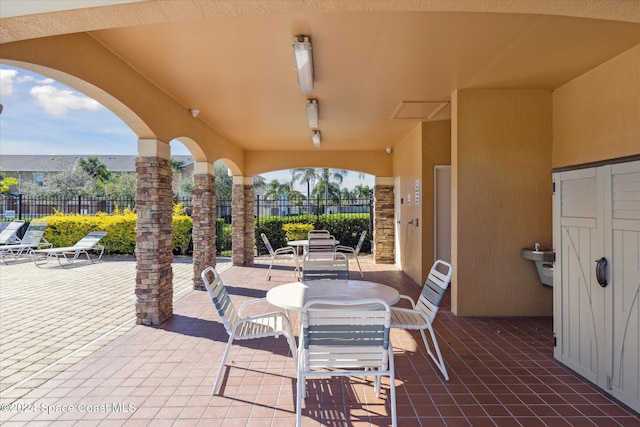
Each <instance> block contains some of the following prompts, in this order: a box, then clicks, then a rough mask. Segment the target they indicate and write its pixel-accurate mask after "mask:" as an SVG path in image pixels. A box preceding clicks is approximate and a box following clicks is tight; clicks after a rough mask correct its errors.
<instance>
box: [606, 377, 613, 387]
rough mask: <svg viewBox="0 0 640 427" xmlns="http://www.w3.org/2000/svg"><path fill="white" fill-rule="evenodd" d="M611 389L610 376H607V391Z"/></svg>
mask: <svg viewBox="0 0 640 427" xmlns="http://www.w3.org/2000/svg"><path fill="white" fill-rule="evenodd" d="M612 388H613V385H612V379H611V375H607V390H611V389H612Z"/></svg>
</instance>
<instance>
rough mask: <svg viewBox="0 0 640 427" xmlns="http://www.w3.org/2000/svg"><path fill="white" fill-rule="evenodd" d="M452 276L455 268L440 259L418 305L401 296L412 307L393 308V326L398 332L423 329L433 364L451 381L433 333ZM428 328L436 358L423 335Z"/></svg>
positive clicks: (433, 267)
mask: <svg viewBox="0 0 640 427" xmlns="http://www.w3.org/2000/svg"><path fill="white" fill-rule="evenodd" d="M440 270H443V271H440ZM452 274H453V267H452V266H451V264H449V263H447V262H445V261H441V260H438V261H436V262H435V263H434V264H433V266H432V267H431V271H430V272H429V276H428V277H427V281H426V282H425V284H424V286H423V287H422V292H421V294H420V297H419V298H418V302H417V303H415V302H414V301H413V299H412V298H411V297H409V296H406V295H400V298H403V299H406V300H408V301H409V302H410V303H411V306H412V308H411V309H408V308H400V307H393V308H392V309H391V327H392V328H398V329H413V330H420V334H422V340H423V341H424V346H425V348H426V349H427V353H428V354H429V356H431V359H433V361H434V363H435V364H436V366H437V367H438V369H440V372H442V375H444V378H445V379H446V380H447V381H449V374H448V373H447V368H446V367H445V366H444V360H443V358H442V353H441V352H440V346H439V345H438V340H437V339H436V334H435V333H434V332H433V327H432V323H433V320H434V319H435V317H436V314H437V313H438V309H439V308H440V303H441V302H442V298H443V297H444V293H445V292H446V290H447V287H449V284H450V283H451V275H452ZM425 329H428V330H429V334H430V335H431V341H432V342H433V347H434V350H435V352H436V354H437V358H436V356H435V355H434V354H433V352H432V351H431V347H430V346H429V342H428V341H427V336H426V335H425V333H424V330H425Z"/></svg>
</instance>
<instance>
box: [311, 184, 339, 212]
mask: <svg viewBox="0 0 640 427" xmlns="http://www.w3.org/2000/svg"><path fill="white" fill-rule="evenodd" d="M311 195H312V196H313V197H314V198H316V197H318V198H319V197H320V196H324V208H325V213H327V212H328V210H327V207H328V206H329V201H331V202H332V203H339V202H340V185H338V184H337V183H335V182H329V183H325V182H324V181H322V182H319V183H317V184H316V186H315V187H314V188H313V190H312V191H311Z"/></svg>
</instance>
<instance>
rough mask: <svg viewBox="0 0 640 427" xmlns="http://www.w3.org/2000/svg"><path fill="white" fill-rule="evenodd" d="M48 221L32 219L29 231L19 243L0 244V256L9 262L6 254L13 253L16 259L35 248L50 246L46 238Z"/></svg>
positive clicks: (5, 261)
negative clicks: (45, 232)
mask: <svg viewBox="0 0 640 427" xmlns="http://www.w3.org/2000/svg"><path fill="white" fill-rule="evenodd" d="M47 224H48V221H31V222H30V223H29V227H28V228H27V231H26V232H25V233H24V236H23V237H22V239H21V240H20V242H19V243H16V244H10V245H2V246H0V258H1V259H2V261H4V263H5V264H6V263H7V259H6V256H7V255H11V256H13V257H14V258H15V259H17V258H18V257H20V255H22V254H29V253H31V251H32V250H35V249H44V248H50V247H51V246H52V245H51V243H49V242H48V241H47V239H45V238H44V231H45V229H46V228H47Z"/></svg>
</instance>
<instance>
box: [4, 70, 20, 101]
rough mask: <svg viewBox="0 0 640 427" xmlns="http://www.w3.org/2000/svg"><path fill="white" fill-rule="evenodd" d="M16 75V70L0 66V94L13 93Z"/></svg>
mask: <svg viewBox="0 0 640 427" xmlns="http://www.w3.org/2000/svg"><path fill="white" fill-rule="evenodd" d="M17 75H18V71H16V70H5V69H4V68H0V96H3V97H4V96H11V95H13V88H14V85H15V83H16V76H17Z"/></svg>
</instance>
